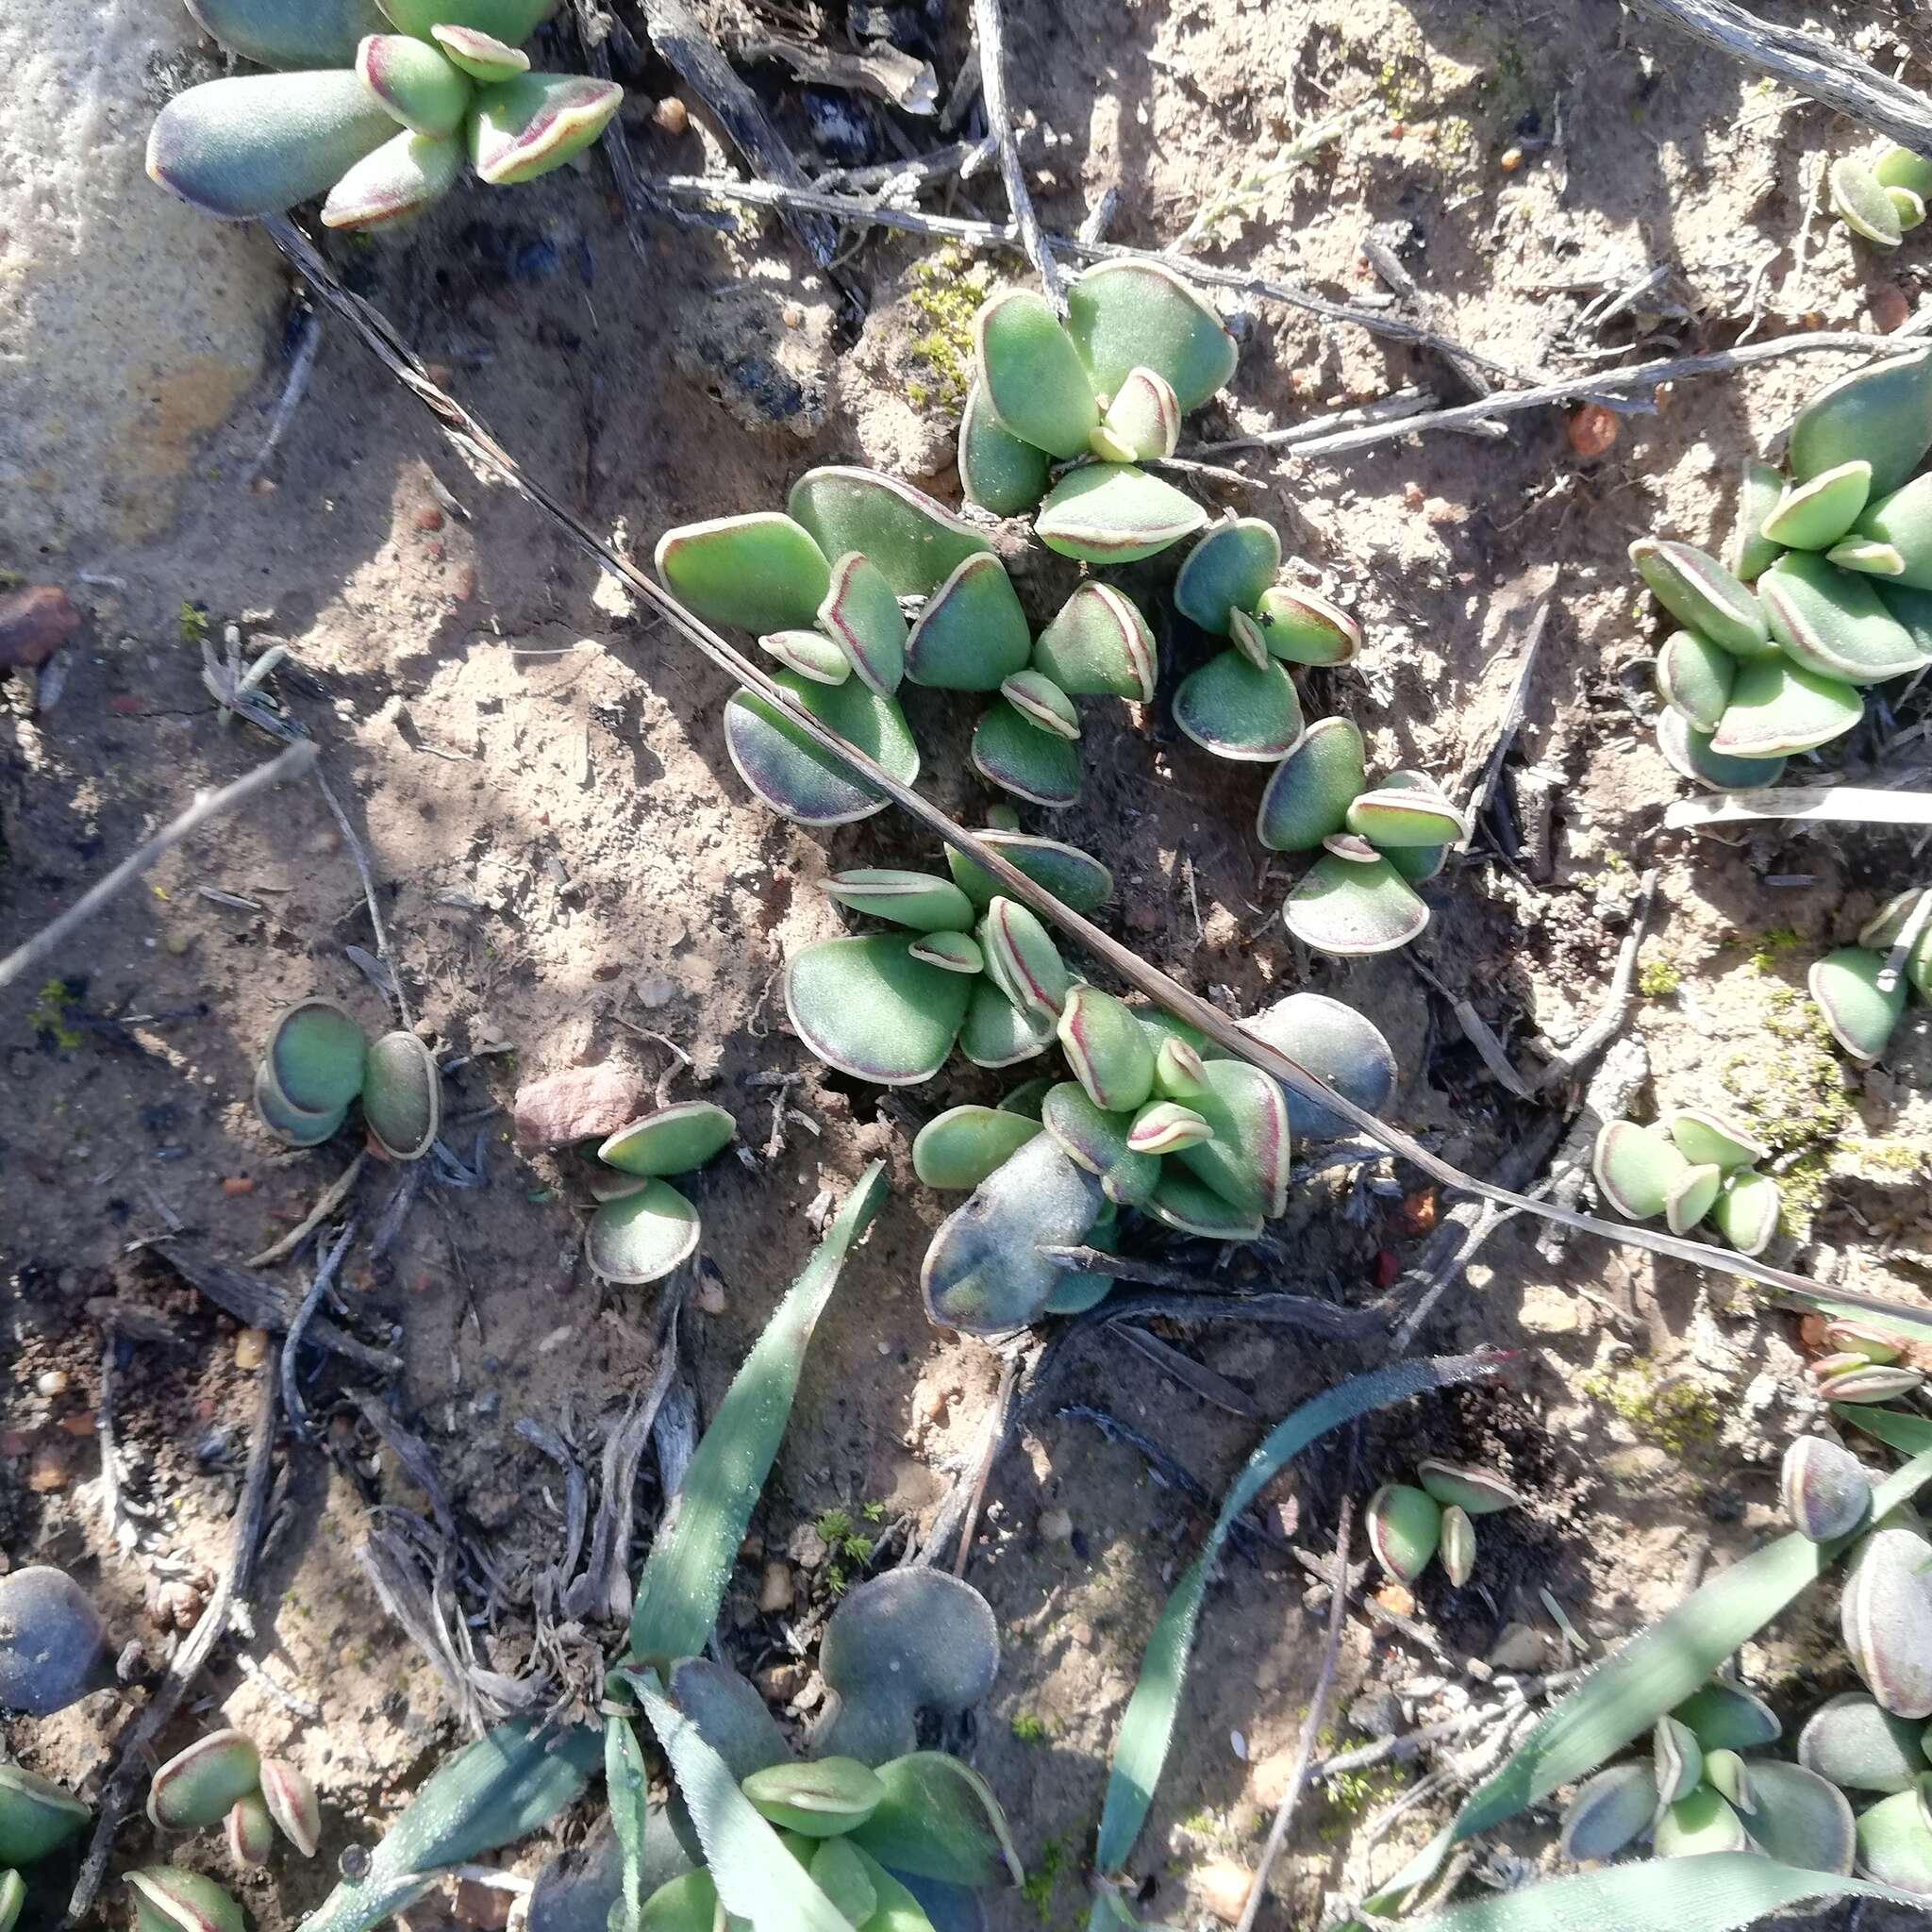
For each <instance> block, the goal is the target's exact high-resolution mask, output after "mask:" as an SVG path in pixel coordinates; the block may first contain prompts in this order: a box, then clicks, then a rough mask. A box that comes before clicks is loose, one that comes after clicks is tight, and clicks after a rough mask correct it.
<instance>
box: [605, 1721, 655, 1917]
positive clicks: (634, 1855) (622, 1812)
mask: <svg viewBox="0 0 1932 1932" xmlns="http://www.w3.org/2000/svg"><path fill="white" fill-rule="evenodd" d="M604 1790H605V1795H606V1796H607V1797H608V1799H609V1801H610V1828H611V1830H612V1831H613V1832H614V1833H615V1834H616V1836H617V1848H618V1853H619V1856H620V1859H621V1869H622V1871H623V1874H624V1880H623V1884H622V1885H621V1887H620V1888H619V1890H618V1893H617V1903H616V1904H615V1905H613V1906H612V1907H610V1920H609V1932H638V1927H639V1925H640V1924H641V1923H642V1920H643V1913H644V1830H645V1817H646V1814H647V1812H648V1810H649V1807H650V1800H651V1794H650V1790H649V1787H648V1785H647V1783H646V1781H645V1776H644V1754H643V1752H642V1750H641V1748H640V1747H639V1744H638V1734H637V1732H636V1730H635V1729H634V1728H633V1727H632V1724H631V1721H630V1720H629V1719H628V1718H627V1717H619V1716H618V1715H617V1714H616V1713H615V1712H612V1713H611V1715H610V1716H608V1717H607V1718H606V1719H605V1720H604Z"/></svg>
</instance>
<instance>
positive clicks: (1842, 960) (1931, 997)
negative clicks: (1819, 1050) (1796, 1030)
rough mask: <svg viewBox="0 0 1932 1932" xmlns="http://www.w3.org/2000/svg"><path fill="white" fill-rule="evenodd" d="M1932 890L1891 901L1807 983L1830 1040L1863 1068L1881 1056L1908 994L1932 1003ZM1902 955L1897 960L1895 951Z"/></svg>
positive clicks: (1816, 965)
mask: <svg viewBox="0 0 1932 1932" xmlns="http://www.w3.org/2000/svg"><path fill="white" fill-rule="evenodd" d="M1928 900H1932V886H1909V887H1907V889H1906V891H1903V892H1897V893H1894V894H1893V895H1892V897H1891V898H1890V899H1888V900H1887V901H1886V902H1885V904H1884V905H1883V906H1881V907H1880V908H1878V910H1877V911H1876V912H1875V913H1874V914H1873V916H1872V917H1871V918H1870V919H1869V920H1867V921H1866V922H1865V924H1864V925H1863V926H1861V927H1860V928H1859V931H1858V942H1857V945H1853V946H1840V948H1839V949H1838V950H1837V951H1836V952H1834V953H1827V954H1826V955H1825V956H1824V958H1822V959H1817V960H1814V961H1813V962H1812V966H1811V971H1810V974H1808V976H1807V984H1808V986H1809V988H1810V992H1811V998H1812V1000H1813V1001H1814V1002H1815V1003H1816V1005H1817V1008H1818V1010H1819V1012H1820V1013H1821V1014H1822V1015H1823V1016H1824V1024H1825V1025H1826V1026H1827V1027H1828V1028H1829V1029H1830V1031H1831V1037H1832V1038H1833V1039H1834V1040H1836V1041H1838V1043H1839V1044H1840V1046H1841V1047H1843V1048H1844V1050H1845V1052H1846V1053H1848V1054H1849V1055H1850V1056H1851V1057H1852V1058H1853V1059H1855V1060H1857V1062H1858V1064H1859V1065H1860V1066H1869V1065H1870V1064H1871V1063H1872V1062H1873V1061H1874V1060H1875V1059H1876V1058H1878V1057H1879V1055H1880V1054H1882V1053H1883V1052H1884V1051H1885V1049H1886V1046H1887V1044H1888V1043H1889V1042H1890V1039H1891V1036H1892V1033H1893V1031H1894V1030H1895V1029H1896V1028H1897V1025H1898V1023H1899V1021H1900V1020H1901V1019H1903V1018H1904V1017H1905V1010H1906V996H1907V992H1908V991H1910V992H1916V993H1917V994H1918V995H1919V997H1920V999H1922V1000H1924V1001H1926V1002H1927V1003H1932V916H1928V915H1932V906H1928V904H1927V901H1928ZM1894 952H1896V953H1898V954H1899V955H1900V957H1899V958H1897V959H1896V960H1894V959H1893V958H1892V955H1893V953H1894Z"/></svg>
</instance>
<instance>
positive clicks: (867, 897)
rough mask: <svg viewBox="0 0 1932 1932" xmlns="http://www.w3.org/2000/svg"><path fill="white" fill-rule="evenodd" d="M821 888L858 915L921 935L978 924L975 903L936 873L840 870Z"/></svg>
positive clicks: (865, 868)
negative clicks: (898, 926) (884, 920)
mask: <svg viewBox="0 0 1932 1932" xmlns="http://www.w3.org/2000/svg"><path fill="white" fill-rule="evenodd" d="M820 890H821V891H823V892H824V895H825V897H826V898H828V899H832V900H836V901H837V902H838V904H840V905H841V906H849V907H850V908H852V910H853V911H855V912H863V913H865V914H866V915H867V917H869V918H872V919H889V920H891V922H892V924H894V925H905V926H910V927H911V928H912V929H913V931H915V932H963V931H965V930H966V929H967V928H968V927H970V926H971V925H972V924H973V922H974V905H973V901H972V900H971V899H969V898H968V897H967V896H966V894H965V893H964V892H962V891H960V890H959V888H958V886H956V885H955V884H954V883H953V882H952V880H950V879H942V878H940V877H938V876H936V875H935V874H932V873H926V872H901V871H897V870H894V869H893V868H891V867H886V866H860V867H858V868H857V869H856V870H854V871H851V872H835V873H834V874H832V875H831V877H829V878H828V879H826V880H825V881H824V884H823V886H822V887H821V888H820Z"/></svg>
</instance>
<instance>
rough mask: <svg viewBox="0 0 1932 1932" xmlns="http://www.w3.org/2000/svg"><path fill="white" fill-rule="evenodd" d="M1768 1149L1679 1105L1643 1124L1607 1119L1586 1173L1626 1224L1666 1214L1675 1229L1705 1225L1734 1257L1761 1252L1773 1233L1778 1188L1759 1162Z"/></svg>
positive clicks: (1728, 1124) (1732, 1126)
mask: <svg viewBox="0 0 1932 1932" xmlns="http://www.w3.org/2000/svg"><path fill="white" fill-rule="evenodd" d="M1770 1154H1771V1149H1770V1148H1769V1147H1767V1146H1765V1145H1764V1144H1763V1142H1761V1141H1757V1140H1756V1139H1755V1138H1754V1137H1753V1136H1752V1135H1751V1134H1750V1133H1748V1132H1747V1131H1746V1130H1745V1129H1744V1128H1742V1127H1740V1126H1739V1125H1738V1124H1736V1123H1735V1122H1732V1121H1728V1120H1725V1119H1724V1117H1723V1116H1721V1115H1719V1114H1715V1113H1712V1112H1709V1111H1708V1110H1707V1109H1706V1108H1695V1107H1686V1108H1678V1109H1677V1110H1676V1111H1675V1112H1674V1113H1672V1114H1671V1115H1669V1116H1668V1117H1667V1118H1666V1119H1664V1120H1661V1121H1658V1122H1657V1123H1655V1124H1652V1125H1650V1126H1647V1127H1640V1126H1638V1125H1637V1124H1636V1123H1635V1122H1633V1121H1622V1120H1619V1121H1610V1122H1608V1123H1607V1124H1606V1125H1605V1126H1604V1128H1603V1130H1602V1131H1601V1132H1600V1133H1599V1134H1598V1135H1597V1138H1596V1152H1595V1156H1594V1158H1593V1162H1592V1171H1593V1173H1594V1174H1595V1176H1596V1184H1597V1188H1598V1190H1599V1191H1600V1192H1601V1193H1602V1195H1603V1197H1604V1199H1605V1200H1606V1201H1607V1202H1608V1203H1609V1205H1610V1206H1611V1207H1612V1208H1615V1209H1616V1210H1617V1212H1618V1213H1619V1214H1621V1215H1623V1216H1624V1219H1625V1220H1627V1221H1655V1220H1656V1219H1657V1216H1658V1215H1660V1214H1661V1215H1663V1216H1664V1217H1665V1220H1666V1223H1667V1224H1668V1225H1669V1227H1670V1230H1671V1232H1672V1233H1673V1234H1677V1235H1684V1234H1689V1233H1690V1232H1691V1229H1692V1228H1694V1227H1697V1226H1699V1225H1701V1224H1707V1225H1708V1226H1709V1227H1710V1228H1711V1229H1712V1230H1713V1231H1714V1232H1715V1233H1716V1234H1717V1235H1718V1236H1719V1238H1720V1239H1721V1240H1723V1241H1724V1242H1725V1243H1726V1244H1727V1245H1728V1246H1730V1247H1733V1248H1735V1249H1737V1251H1738V1252H1739V1253H1740V1255H1761V1254H1762V1253H1763V1252H1764V1251H1765V1249H1766V1248H1768V1247H1769V1246H1770V1245H1771V1243H1772V1241H1773V1239H1774V1236H1775V1235H1776V1234H1777V1231H1778V1226H1779V1222H1780V1217H1781V1215H1782V1211H1783V1204H1782V1200H1781V1197H1780V1195H1779V1192H1778V1185H1777V1183H1776V1181H1774V1179H1773V1178H1772V1177H1771V1176H1770V1175H1769V1174H1760V1173H1759V1172H1758V1170H1757V1164H1756V1163H1757V1162H1758V1161H1761V1160H1764V1159H1767V1158H1769V1157H1770Z"/></svg>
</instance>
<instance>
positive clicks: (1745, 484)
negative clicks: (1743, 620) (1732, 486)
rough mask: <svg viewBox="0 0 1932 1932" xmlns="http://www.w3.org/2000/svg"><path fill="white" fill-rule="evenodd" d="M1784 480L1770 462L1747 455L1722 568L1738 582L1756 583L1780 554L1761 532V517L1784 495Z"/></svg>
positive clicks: (1775, 545) (1763, 517)
mask: <svg viewBox="0 0 1932 1932" xmlns="http://www.w3.org/2000/svg"><path fill="white" fill-rule="evenodd" d="M1784 489H1785V479H1784V477H1783V475H1781V474H1780V473H1779V472H1778V471H1776V470H1774V469H1773V468H1772V466H1771V465H1770V464H1769V463H1760V462H1757V461H1756V460H1755V459H1753V458H1746V459H1745V462H1744V468H1743V474H1742V475H1740V478H1739V481H1738V519H1737V522H1736V523H1735V524H1734V525H1732V529H1731V541H1730V542H1729V543H1728V544H1727V545H1726V546H1725V548H1724V567H1725V568H1726V569H1727V570H1728V571H1730V572H1731V574H1732V575H1734V576H1736V577H1737V578H1738V579H1739V581H1740V583H1746V584H1749V583H1755V582H1756V581H1757V575H1758V573H1759V572H1760V571H1762V570H1763V569H1764V567H1765V565H1766V564H1768V563H1771V562H1772V561H1774V559H1775V558H1776V557H1777V556H1778V555H1779V549H1778V545H1777V544H1775V543H1774V542H1773V541H1771V539H1770V538H1769V537H1767V536H1765V535H1764V520H1765V518H1766V517H1768V516H1769V515H1770V514H1771V513H1772V511H1773V510H1774V508H1776V507H1777V504H1778V500H1779V498H1781V497H1782V496H1783V495H1784Z"/></svg>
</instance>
